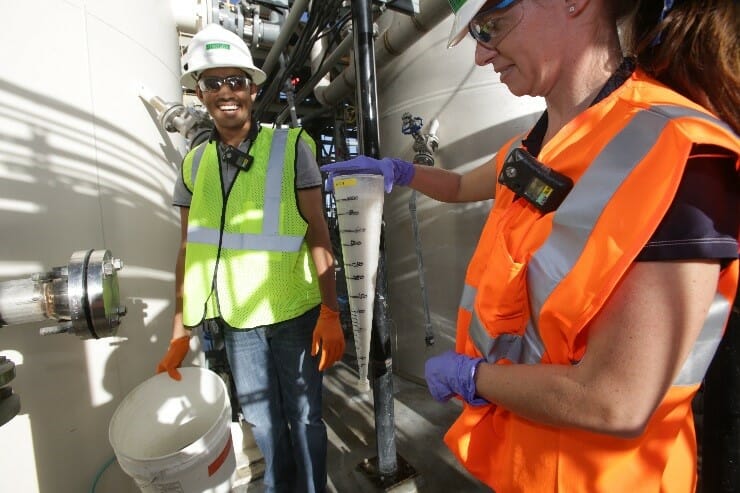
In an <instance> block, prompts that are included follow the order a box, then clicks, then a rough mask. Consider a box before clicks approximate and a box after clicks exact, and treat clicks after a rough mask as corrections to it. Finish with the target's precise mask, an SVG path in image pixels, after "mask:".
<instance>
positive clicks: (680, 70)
mask: <svg viewBox="0 0 740 493" xmlns="http://www.w3.org/2000/svg"><path fill="white" fill-rule="evenodd" d="M662 3H663V2H659V1H655V0H632V1H625V0H615V1H613V2H612V5H613V8H614V9H615V14H616V15H617V16H618V18H619V17H626V19H627V21H626V22H624V23H622V27H623V34H624V36H623V43H624V44H625V46H624V51H625V54H626V55H629V56H634V57H635V58H636V60H637V64H638V66H639V67H641V68H642V69H643V70H645V71H646V72H647V73H648V74H650V75H651V76H653V77H654V78H656V79H658V80H659V81H661V82H663V83H664V84H666V85H668V86H670V87H672V88H673V89H675V90H676V91H678V92H680V93H681V94H683V95H684V96H686V97H688V98H689V99H691V100H693V101H695V102H696V103H699V104H701V105H702V106H704V107H705V108H707V109H709V110H710V111H712V112H714V113H715V114H716V115H717V116H719V117H720V118H721V119H722V120H724V121H725V122H726V123H728V124H729V125H730V126H731V127H732V128H733V130H734V131H735V133H740V16H739V15H738V14H740V2H738V1H737V0H683V1H682V0H676V2H675V5H674V7H673V8H672V9H671V10H670V11H668V12H667V14H666V15H665V17H664V18H663V19H662V20H661V11H662V9H663V5H662Z"/></svg>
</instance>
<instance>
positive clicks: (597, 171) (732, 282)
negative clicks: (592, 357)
mask: <svg viewBox="0 0 740 493" xmlns="http://www.w3.org/2000/svg"><path fill="white" fill-rule="evenodd" d="M518 143H519V140H518V139H514V140H512V141H511V142H510V143H509V144H508V145H506V146H504V148H502V150H501V151H500V152H499V153H498V156H497V158H496V165H497V169H501V168H502V164H503V161H504V159H505V157H506V154H507V152H508V151H509V150H510V149H512V148H514V146H516V145H518ZM694 143H706V144H715V145H718V146H721V147H723V148H726V149H729V150H731V151H732V152H734V153H735V154H740V144H739V142H738V137H737V135H735V134H734V133H733V132H732V130H731V129H730V128H729V127H728V126H727V125H726V124H724V123H723V122H721V121H719V120H717V119H716V118H715V117H713V116H712V115H710V114H709V113H708V112H707V111H706V110H705V109H703V108H702V107H700V106H698V105H696V104H694V103H692V102H690V101H689V100H687V99H686V98H684V97H682V96H680V95H679V94H677V93H675V92H674V91H672V90H670V89H668V88H666V87H664V86H662V85H660V84H659V83H657V82H655V81H654V80H652V79H650V78H649V77H648V76H646V75H645V74H644V73H643V72H641V71H639V70H638V71H636V72H635V73H634V74H633V75H632V77H631V78H630V79H629V80H627V81H626V82H625V83H624V84H623V85H622V86H621V87H619V88H618V89H616V90H615V91H614V92H612V93H611V94H610V95H609V96H608V97H606V98H605V99H603V100H602V101H600V102H599V103H597V104H595V105H594V106H592V107H590V108H589V109H587V110H586V111H584V112H583V113H581V114H580V115H579V116H577V117H576V118H575V119H574V120H573V121H571V122H570V123H568V125H566V127H564V128H563V129H562V130H560V132H558V134H557V135H556V136H555V138H553V139H552V141H550V142H548V143H547V144H546V145H545V146H544V147H543V149H542V151H541V153H540V155H539V156H538V159H539V160H540V161H542V162H543V163H545V164H546V165H547V166H549V167H551V168H553V169H555V170H557V171H559V172H560V173H563V174H565V175H567V176H569V177H570V178H572V179H573V181H574V183H575V185H574V187H573V189H572V190H571V192H570V193H569V195H568V196H567V197H566V199H565V201H564V202H563V203H562V204H561V205H560V207H559V208H558V209H557V210H556V211H555V212H553V213H550V214H545V215H543V214H541V213H539V212H538V211H537V210H536V209H535V208H534V207H532V206H531V205H529V204H528V203H527V202H525V201H524V200H523V199H518V200H517V199H516V197H515V195H514V193H513V192H512V191H510V190H508V189H506V188H504V187H503V186H501V185H497V186H496V200H495V203H494V207H493V209H492V211H491V213H490V215H489V218H488V220H487V222H486V225H485V227H484V230H483V232H482V234H481V238H480V241H479V244H478V246H477V248H476V251H475V253H474V255H473V258H472V260H471V262H470V265H469V267H468V271H467V275H466V281H465V290H464V293H463V297H462V300H461V303H460V307H459V311H458V324H457V344H456V350H457V351H458V352H460V353H465V354H467V355H470V356H476V357H477V356H483V357H485V358H486V360H487V361H488V362H489V363H497V364H511V363H519V364H572V363H575V362H577V361H579V360H580V359H581V358H582V357H583V355H584V353H585V351H586V346H587V342H588V340H587V339H588V338H587V334H586V332H587V331H586V329H587V328H588V325H589V322H590V321H591V320H592V319H593V318H594V316H595V315H596V314H597V313H598V312H599V310H600V309H601V308H602V306H603V305H604V303H605V302H606V300H607V299H608V298H609V295H610V294H611V293H612V291H613V290H614V288H615V286H616V285H617V284H618V283H619V281H620V279H621V278H622V277H623V276H624V275H625V273H626V272H627V270H628V268H629V266H630V265H631V264H632V262H633V261H634V259H635V258H636V257H637V255H638V254H639V253H640V251H641V250H642V248H643V247H644V246H645V244H646V243H647V242H648V240H649V239H650V237H651V236H652V235H653V233H654V231H655V230H656V228H657V226H658V224H659V223H660V221H661V219H662V218H663V217H664V215H665V214H666V212H667V210H668V208H669V206H670V205H671V202H672V200H673V198H674V196H675V194H676V190H677V188H678V185H679V183H680V181H681V177H682V175H683V171H684V167H685V163H686V161H687V158H688V156H689V154H690V151H691V148H692V145H693V144H694ZM739 163H740V161H737V160H736V168H737V167H738V165H739ZM737 283H738V262H737V261H734V262H732V263H731V264H730V265H729V266H727V267H726V268H724V269H723V270H722V272H721V273H720V280H719V283H718V286H717V292H716V296H715V298H714V302H713V305H712V308H711V309H710V310H709V313H708V315H707V319H706V321H705V324H704V327H703V330H702V332H701V335H700V336H699V338H698V340H697V342H696V344H695V346H694V348H693V349H692V351H691V353H690V355H689V358H688V361H687V362H686V364H685V365H684V366H683V368H682V370H681V372H680V374H679V376H678V378H677V379H676V381H675V382H673V384H672V386H671V388H670V389H669V391H668V393H667V394H666V396H665V398H664V399H663V401H662V402H661V403H660V405H659V406H658V408H657V409H656V411H655V413H654V414H653V416H652V418H651V419H650V422H649V424H648V426H647V428H646V430H645V432H644V433H643V434H642V435H641V436H639V437H637V438H633V439H623V438H617V437H613V436H609V435H605V434H599V433H593V432H588V431H583V430H574V429H563V428H557V427H553V426H546V425H543V424H539V423H535V422H532V421H528V420H526V419H524V418H521V417H519V416H517V415H515V414H513V413H512V412H510V411H508V410H507V409H504V408H501V407H497V406H496V405H486V406H482V407H472V406H469V405H467V404H464V407H463V411H462V414H461V415H460V416H459V418H458V419H457V420H456V421H455V423H454V424H453V425H452V427H451V428H450V429H449V431H448V432H447V434H446V436H445V442H446V443H447V445H448V446H449V447H450V449H451V450H452V451H453V453H454V454H455V455H456V456H457V458H458V460H460V462H461V463H462V464H463V465H464V466H465V467H466V468H467V469H468V470H469V471H470V472H471V473H472V474H473V475H474V476H476V477H477V478H479V479H480V480H482V481H483V482H484V483H486V484H488V485H489V486H491V487H492V488H493V489H494V490H495V491H496V492H497V493H511V492H523V493H537V492H543V493H544V492H546V493H553V492H569V493H571V492H579V493H594V492H599V493H602V492H615V493H617V492H618V493H623V492H630V493H638V492H671V493H674V492H690V491H694V489H695V485H696V438H695V434H694V425H693V415H692V412H691V400H692V398H693V396H694V394H695V393H696V391H697V389H698V387H699V385H700V383H701V381H702V379H703V377H704V373H705V372H706V369H707V367H708V366H709V363H710V362H711V359H712V357H713V355H714V352H715V350H716V348H717V345H718V344H719V342H720V340H721V337H722V334H723V332H724V327H725V325H726V323H727V319H728V317H729V314H730V310H731V306H732V301H733V299H734V295H735V291H736V288H737Z"/></svg>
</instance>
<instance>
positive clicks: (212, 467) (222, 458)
mask: <svg viewBox="0 0 740 493" xmlns="http://www.w3.org/2000/svg"><path fill="white" fill-rule="evenodd" d="M231 446H232V445H231V435H229V439H228V440H227V441H226V446H225V447H224V449H223V450H222V451H221V453H220V454H218V457H216V460H214V461H213V462H211V463H210V464H209V465H208V477H211V476H213V475H214V474H216V471H218V470H219V468H220V467H221V466H222V465H223V463H224V462H226V459H227V458H228V457H229V453H230V452H231Z"/></svg>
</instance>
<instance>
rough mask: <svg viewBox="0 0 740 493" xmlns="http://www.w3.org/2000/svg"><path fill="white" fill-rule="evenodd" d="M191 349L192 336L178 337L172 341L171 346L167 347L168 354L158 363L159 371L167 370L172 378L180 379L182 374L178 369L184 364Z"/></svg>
mask: <svg viewBox="0 0 740 493" xmlns="http://www.w3.org/2000/svg"><path fill="white" fill-rule="evenodd" d="M188 351H190V336H182V337H178V338H177V339H172V340H171V341H170V347H169V348H167V354H165V355H164V358H162V361H160V362H159V364H158V365H157V373H162V372H163V371H166V372H167V373H169V374H170V378H174V379H175V380H180V379H181V378H182V375H180V372H179V371H177V369H178V368H179V367H180V365H182V360H184V359H185V355H186V354H188Z"/></svg>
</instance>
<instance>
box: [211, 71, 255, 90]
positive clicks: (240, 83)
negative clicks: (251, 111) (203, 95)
mask: <svg viewBox="0 0 740 493" xmlns="http://www.w3.org/2000/svg"><path fill="white" fill-rule="evenodd" d="M250 82H251V80H250V79H249V77H247V76H246V75H229V76H228V77H201V78H200V79H198V87H200V90H201V91H203V92H218V91H220V90H221V87H222V86H223V85H224V84H227V85H228V86H229V89H231V90H232V91H243V90H245V89H248V88H249V83H250Z"/></svg>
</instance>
